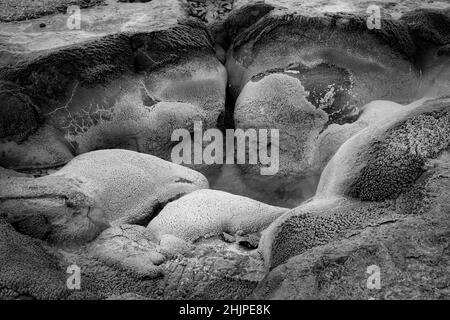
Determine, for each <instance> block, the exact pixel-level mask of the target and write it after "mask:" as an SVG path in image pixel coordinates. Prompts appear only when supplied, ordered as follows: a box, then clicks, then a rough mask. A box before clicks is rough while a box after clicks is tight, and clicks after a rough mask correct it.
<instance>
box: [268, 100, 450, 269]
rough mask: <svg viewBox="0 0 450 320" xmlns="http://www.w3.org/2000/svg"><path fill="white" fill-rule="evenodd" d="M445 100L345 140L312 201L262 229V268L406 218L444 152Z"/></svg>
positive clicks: (449, 139)
mask: <svg viewBox="0 0 450 320" xmlns="http://www.w3.org/2000/svg"><path fill="white" fill-rule="evenodd" d="M449 102H450V101H449V99H448V98H440V99H435V100H430V101H426V102H424V103H423V104H421V105H419V106H416V107H413V108H411V110H410V111H409V112H407V113H406V115H400V116H397V117H396V118H393V119H392V120H391V121H390V122H388V123H384V124H379V125H378V126H376V125H375V126H372V127H371V126H369V127H367V128H366V129H364V130H362V131H361V132H359V133H358V134H356V135H355V136H353V137H352V138H350V139H349V140H347V141H346V142H345V143H344V144H343V145H342V146H341V147H340V148H339V150H338V151H337V153H336V154H335V155H334V157H333V158H332V159H331V160H330V162H329V163H328V165H327V167H326V168H325V169H324V171H323V173H322V176H321V181H320V182H319V186H318V189H317V192H316V195H315V197H314V198H313V199H311V200H310V201H308V202H306V203H304V204H303V205H301V206H299V207H297V208H295V209H293V210H292V211H290V212H287V213H285V214H284V215H283V216H281V217H280V218H279V219H277V220H276V221H275V222H274V223H273V224H271V225H270V226H269V228H268V229H266V230H265V231H264V233H263V237H262V238H261V243H260V246H259V250H261V252H262V254H263V255H264V259H265V263H266V266H267V268H269V269H272V268H274V267H276V266H278V265H280V264H282V263H284V262H285V261H286V260H287V259H289V258H290V257H292V256H295V255H298V254H301V253H303V252H305V251H306V250H308V249H311V248H313V247H315V246H318V245H323V244H326V243H328V242H331V241H333V240H338V239H341V238H342V237H344V236H345V234H348V233H349V232H352V231H354V230H360V229H364V228H365V227H367V226H368V225H370V224H372V223H375V224H376V223H378V222H379V221H380V220H381V221H382V220H385V219H388V220H389V219H393V217H396V216H397V215H398V214H400V215H404V214H412V213H413V212H414V211H415V210H416V208H414V205H413V204H411V203H409V204H408V201H411V200H412V199H414V195H415V194H416V192H414V188H417V184H418V181H420V179H424V178H423V177H424V176H425V177H426V175H427V172H428V171H427V168H428V166H429V163H430V161H431V162H432V161H433V159H436V158H438V157H440V156H441V155H442V154H443V153H445V152H446V150H447V149H448V146H449V142H450V131H449V128H450V122H449V121H450V118H449V115H450V113H449V112H450V109H449V106H450V104H449ZM446 160H448V159H447V158H446V157H444V160H443V161H444V162H445V161H446ZM408 195H409V196H410V197H411V198H408V200H406V199H405V197H408ZM416 196H417V195H416ZM419 199H421V198H419ZM414 201H416V200H414ZM424 201H425V200H424ZM422 204H423V203H422ZM398 206H400V208H398Z"/></svg>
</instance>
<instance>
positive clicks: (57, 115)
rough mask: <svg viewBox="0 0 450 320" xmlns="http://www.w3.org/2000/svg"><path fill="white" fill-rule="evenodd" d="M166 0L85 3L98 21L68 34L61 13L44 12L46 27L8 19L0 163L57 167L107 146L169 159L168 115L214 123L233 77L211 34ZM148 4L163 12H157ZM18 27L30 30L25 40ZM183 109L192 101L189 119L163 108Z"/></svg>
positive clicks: (186, 124)
mask: <svg viewBox="0 0 450 320" xmlns="http://www.w3.org/2000/svg"><path fill="white" fill-rule="evenodd" d="M163 2H164V1H161V0H155V1H152V2H149V3H145V4H144V3H142V4H137V5H138V6H142V7H141V8H140V10H142V11H139V8H137V7H135V8H134V9H131V8H130V7H129V6H133V5H134V4H111V6H112V7H110V6H108V7H106V8H105V9H103V10H106V13H105V12H103V13H102V10H101V9H100V8H94V9H89V10H87V11H83V14H82V17H83V18H84V19H87V20H88V21H95V19H97V18H98V21H96V22H93V24H92V25H90V24H89V23H88V24H87V25H83V23H82V26H81V27H80V30H78V29H75V30H70V31H72V33H71V34H70V35H69V34H68V33H67V26H66V25H65V24H58V23H57V22H58V21H59V20H58V19H60V20H61V19H63V20H66V19H67V17H65V16H58V15H56V16H52V17H51V18H48V19H51V21H52V26H53V27H52V28H51V29H50V30H48V32H46V33H45V35H43V34H42V33H33V32H31V31H32V30H29V29H27V26H26V25H25V23H24V24H23V25H21V24H20V23H19V25H14V26H13V25H7V28H6V30H5V37H4V39H5V41H4V42H2V45H3V46H4V48H5V52H7V53H10V52H12V53H13V54H14V56H15V57H16V58H17V59H15V60H13V61H12V60H11V59H9V58H8V57H7V58H6V60H7V61H8V62H9V63H7V64H6V65H5V66H3V67H2V69H1V71H0V97H2V98H3V99H2V108H1V123H2V124H4V127H3V126H2V128H1V130H0V134H1V137H0V139H1V141H0V153H1V154H2V157H1V161H0V165H2V166H4V167H8V168H14V169H26V168H37V167H43V166H47V167H49V166H56V165H61V164H64V163H66V162H67V161H68V160H70V159H71V158H72V157H73V156H75V155H78V154H80V153H84V152H88V151H92V150H97V149H109V148H123V149H131V150H136V151H139V152H144V153H150V154H157V155H158V156H160V157H162V158H164V159H169V158H170V151H169V150H167V149H168V148H167V146H166V145H167V144H168V141H169V142H170V137H171V136H170V134H169V135H167V134H166V135H163V133H167V131H164V130H159V129H160V128H164V127H165V126H166V125H167V123H171V121H172V122H173V123H174V125H178V126H179V127H180V128H186V129H188V130H192V128H191V127H192V126H193V123H192V121H193V119H194V118H195V119H197V120H199V121H203V127H204V128H205V129H206V128H209V127H215V126H216V125H217V122H218V121H219V118H220V115H221V114H223V113H224V103H225V87H226V81H227V76H226V71H225V68H224V66H223V65H222V64H221V63H220V62H219V60H218V59H217V58H216V55H215V50H214V42H213V39H212V37H211V35H210V32H209V30H208V29H207V28H206V25H204V24H203V23H201V22H199V21H197V20H195V19H190V18H188V17H187V15H186V14H185V12H184V11H183V10H182V9H181V8H180V5H179V3H178V2H177V1H169V2H170V3H163ZM119 5H120V6H119ZM117 6H119V7H117ZM114 8H116V9H117V10H118V12H115V11H114ZM164 8H166V9H167V10H164ZM109 10H111V11H109ZM113 12H114V13H113ZM146 12H151V13H152V14H150V16H153V15H156V16H157V15H158V14H159V16H158V18H157V19H156V20H151V19H149V17H147V16H145V14H146ZM120 13H122V14H123V16H121V19H119V20H120V21H119V20H117V19H116V18H115V17H116V16H117V14H120ZM136 15H137V16H136ZM91 19H92V20H91ZM143 19H144V20H143ZM177 19H178V20H177ZM97 23H98V25H97ZM20 26H22V27H20ZM86 31H87V32H86ZM18 34H20V35H22V36H23V37H30V39H28V40H29V41H27V42H26V44H24V45H23V47H22V48H18V42H23V38H20V37H19V38H16V37H17V35H18ZM36 34H37V35H43V36H44V37H46V38H44V39H39V38H34V37H35V35H36ZM51 36H53V38H51ZM50 40H51V41H50ZM159 102H161V103H163V104H162V105H158V103H159ZM179 103H182V104H183V105H181V106H180V105H179ZM172 104H173V106H172ZM178 108H181V109H185V110H186V109H189V110H188V111H186V113H185V114H186V115H187V118H186V119H184V120H183V121H179V117H176V116H174V115H173V113H172V112H170V111H162V112H163V113H165V115H164V116H161V109H178ZM154 109H157V110H159V112H158V113H156V112H155V110H154ZM171 119H173V120H171ZM105 127H109V128H114V130H113V129H110V130H105ZM155 132H158V133H159V136H158V137H155V134H154V133H155Z"/></svg>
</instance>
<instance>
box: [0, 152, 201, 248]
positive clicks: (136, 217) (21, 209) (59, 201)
mask: <svg viewBox="0 0 450 320" xmlns="http://www.w3.org/2000/svg"><path fill="white" fill-rule="evenodd" d="M1 183H2V189H1V198H0V200H1V202H0V209H1V210H2V211H3V212H6V213H7V215H8V219H9V221H11V222H12V223H14V224H15V225H16V227H17V228H18V229H20V230H21V232H23V233H25V234H29V235H32V236H34V237H37V238H39V239H46V240H49V241H51V242H56V243H66V242H68V243H71V242H75V243H76V242H86V241H91V240H93V239H94V238H95V237H96V236H97V235H98V234H99V233H100V232H101V231H102V230H103V229H105V228H106V227H107V226H108V225H110V224H118V225H119V224H122V223H132V224H143V225H146V224H147V223H148V221H150V220H151V219H152V217H153V216H154V215H156V214H157V213H158V211H159V210H161V208H162V207H163V206H164V205H165V204H166V203H167V202H169V201H172V200H174V199H176V198H178V197H180V196H181V195H184V194H186V193H189V192H191V191H194V190H196V189H201V188H207V187H208V181H207V180H206V178H205V177H203V176H202V175H201V174H200V173H198V172H195V171H193V170H190V169H187V168H184V167H182V166H179V165H176V164H173V163H170V162H167V161H164V160H161V159H159V158H156V157H154V156H150V155H146V154H141V153H137V152H133V151H127V150H101V151H94V152H90V153H86V154H83V155H81V156H78V157H76V158H74V159H73V160H72V161H71V162H70V163H69V164H67V165H66V166H65V167H63V168H62V169H61V170H59V171H57V172H56V173H53V174H50V175H48V176H44V177H40V178H36V179H34V178H20V177H18V178H15V177H7V178H5V179H2V180H1Z"/></svg>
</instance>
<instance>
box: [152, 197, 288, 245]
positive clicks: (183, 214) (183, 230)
mask: <svg viewBox="0 0 450 320" xmlns="http://www.w3.org/2000/svg"><path fill="white" fill-rule="evenodd" d="M286 210H287V209H285V208H279V207H273V206H269V205H266V204H264V203H261V202H258V201H255V200H252V199H249V198H245V197H241V196H236V195H233V194H229V193H226V192H223V191H218V190H207V189H203V190H197V191H194V192H192V193H190V194H188V195H186V196H184V197H182V198H180V199H178V200H176V201H173V202H171V203H169V204H167V205H166V206H165V207H164V209H163V210H161V212H160V213H159V214H158V216H156V217H155V218H154V219H153V220H152V221H150V223H149V224H148V226H147V234H148V235H149V237H150V238H151V239H153V240H154V241H155V242H159V240H160V239H161V237H162V236H163V235H165V234H170V235H173V236H176V237H178V238H181V239H183V240H185V241H187V242H191V243H192V242H195V241H197V240H200V239H202V238H208V237H213V236H218V235H220V234H221V233H223V232H226V233H228V234H236V233H237V232H239V231H240V232H243V233H244V234H249V233H256V232H259V231H261V230H263V229H265V228H266V227H267V226H268V225H269V224H270V223H272V222H273V221H274V220H275V219H276V218H278V217H279V216H280V215H281V214H282V213H283V212H285V211H286Z"/></svg>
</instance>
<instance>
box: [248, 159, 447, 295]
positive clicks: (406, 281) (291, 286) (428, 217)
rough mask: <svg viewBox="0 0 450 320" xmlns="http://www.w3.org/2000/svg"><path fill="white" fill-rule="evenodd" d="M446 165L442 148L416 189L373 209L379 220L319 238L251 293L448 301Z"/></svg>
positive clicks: (270, 274) (274, 271) (277, 268)
mask: <svg viewBox="0 0 450 320" xmlns="http://www.w3.org/2000/svg"><path fill="white" fill-rule="evenodd" d="M449 164H450V157H449V153H448V152H446V153H444V154H443V155H442V156H441V157H439V159H437V160H435V161H433V167H432V168H430V169H429V170H428V171H427V173H426V175H425V176H424V177H422V178H421V179H420V181H418V183H417V185H416V186H415V188H414V190H415V192H412V193H411V194H409V195H405V196H403V197H400V198H399V199H397V201H395V202H394V203H393V204H392V205H391V206H390V207H387V208H385V209H383V210H376V209H375V211H374V214H378V215H379V216H380V218H381V219H379V220H378V222H374V223H372V224H371V225H370V226H368V227H367V228H365V229H360V230H356V231H354V232H353V233H351V232H349V233H348V234H346V235H345V236H343V237H341V239H340V240H335V241H331V242H329V243H327V242H328V241H324V242H323V243H322V244H319V245H318V246H316V247H314V248H311V249H308V250H305V251H304V252H303V253H301V254H299V255H297V256H295V257H292V258H290V259H289V260H287V261H285V263H283V264H281V265H279V266H278V267H276V268H274V269H273V270H272V271H271V272H270V273H269V274H268V275H267V276H266V278H265V279H264V280H263V281H262V282H261V283H260V284H259V286H258V288H257V289H256V290H255V295H254V297H255V298H257V299H376V300H378V299H380V300H381V299H383V300H384V299H448V298H449V296H450V291H449V285H448V284H449V273H448V268H449V263H450V261H449V257H450V254H449V240H450V239H449V235H450V233H449V231H450V224H449V222H450V220H449V214H450V202H449V199H450V194H449V192H450V171H449V169H450V166H449ZM419 195H420V196H419ZM405 204H406V206H410V207H412V208H409V210H406V212H403V214H400V215H397V216H396V217H395V218H392V219H389V218H388V217H387V215H389V213H391V214H392V213H394V212H400V211H402V209H404V208H405ZM404 213H408V214H404ZM347 214H355V213H354V212H351V211H347ZM383 218H384V220H383ZM305 219H306V218H305ZM324 230H325V229H324ZM374 271H375V272H379V276H380V281H381V282H380V287H379V289H378V290H377V289H375V288H372V289H371V287H370V286H369V287H368V283H369V284H373V281H372V280H371V279H370V278H369V277H370V276H371V275H373V272H374ZM375 276H376V275H375Z"/></svg>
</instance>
